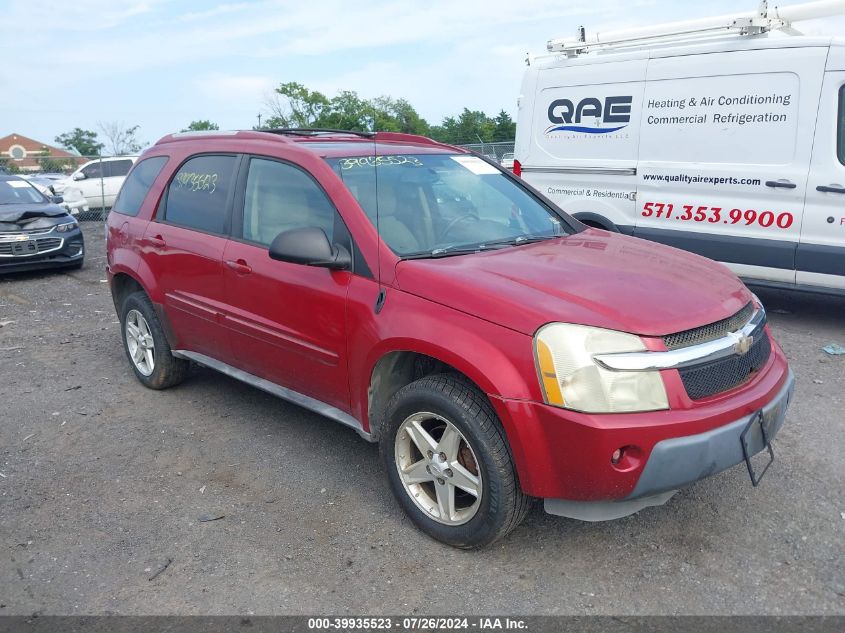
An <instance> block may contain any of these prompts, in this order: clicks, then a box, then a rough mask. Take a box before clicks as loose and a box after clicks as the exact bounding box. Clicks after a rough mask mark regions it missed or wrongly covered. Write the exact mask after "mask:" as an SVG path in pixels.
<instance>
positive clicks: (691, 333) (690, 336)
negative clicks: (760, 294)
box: [663, 303, 754, 350]
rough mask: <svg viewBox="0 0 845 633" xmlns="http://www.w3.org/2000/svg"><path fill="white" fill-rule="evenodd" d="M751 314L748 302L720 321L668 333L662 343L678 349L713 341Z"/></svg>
mask: <svg viewBox="0 0 845 633" xmlns="http://www.w3.org/2000/svg"><path fill="white" fill-rule="evenodd" d="M752 314H754V306H753V305H752V304H751V303H748V304H747V305H746V306H745V307H744V308H743V309H742V310H740V311H739V312H737V313H736V314H735V315H733V316H730V317H728V318H727V319H722V320H721V321H716V322H715V323H710V324H709V325H703V326H701V327H697V328H693V329H691V330H684V331H683V332H677V333H675V334H668V335H666V336H664V337H663V343H664V344H665V345H666V349H670V350H672V349H678V348H679V347H689V346H690V345H698V344H700V343H707V342H708V341H715V340H716V339H719V338H722V337H723V336H725V335H726V334H727V333H728V332H736V331H737V330H738V329H740V328H741V327H742V326H743V325H745V324H746V323H748V320H749V319H750V318H751V315H752Z"/></svg>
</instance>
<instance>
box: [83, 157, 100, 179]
mask: <svg viewBox="0 0 845 633" xmlns="http://www.w3.org/2000/svg"><path fill="white" fill-rule="evenodd" d="M82 173H83V174H85V177H86V178H102V177H103V163H101V162H100V161H97V162H96V163H91V164H90V165H86V166H85V167H83V168H82Z"/></svg>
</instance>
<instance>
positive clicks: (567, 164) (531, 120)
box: [516, 54, 647, 226]
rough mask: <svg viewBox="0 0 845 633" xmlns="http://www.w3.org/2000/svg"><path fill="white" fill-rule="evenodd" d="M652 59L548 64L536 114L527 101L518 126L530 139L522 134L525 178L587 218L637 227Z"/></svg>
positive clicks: (520, 154)
mask: <svg viewBox="0 0 845 633" xmlns="http://www.w3.org/2000/svg"><path fill="white" fill-rule="evenodd" d="M646 62H647V60H646V58H645V54H643V55H642V58H641V59H631V60H626V61H619V62H615V63H612V64H610V63H595V60H592V59H580V58H579V59H572V60H567V61H566V62H565V65H560V64H558V63H557V62H556V63H555V65H553V66H551V67H548V68H543V67H541V68H539V69H538V70H537V84H536V89H535V90H534V91H533V92H532V93H531V94H533V97H531V98H533V100H534V101H533V104H532V107H531V109H530V111H529V112H524V111H523V107H522V104H521V107H520V118H519V123H518V128H519V129H520V130H526V129H527V130H530V132H529V134H530V138H529V139H528V141H527V142H525V140H524V139H525V137H524V136H523V135H522V133H520V132H518V134H517V136H518V140H517V148H516V149H517V158H519V159H520V161H521V164H522V177H523V178H524V179H525V180H526V181H527V182H529V183H531V184H532V185H533V186H534V187H536V188H537V189H538V190H540V192H542V193H543V194H544V195H546V196H547V197H548V198H550V199H551V200H553V201H554V202H556V203H557V204H558V205H559V206H560V207H561V208H563V209H564V210H565V211H567V212H569V213H570V214H572V215H574V216H576V217H578V218H579V219H581V220H585V221H590V219H591V218H596V219H599V218H601V219H602V220H604V219H607V220H610V221H611V222H613V223H614V224H616V225H621V226H633V215H634V212H635V202H634V198H635V195H634V191H635V189H636V177H635V174H636V164H637V143H638V138H637V130H638V128H639V124H640V112H641V103H642V96H643V81H644V79H645V72H646ZM528 89H530V86H525V85H524V86H523V94H526V92H525V91H526V90H528Z"/></svg>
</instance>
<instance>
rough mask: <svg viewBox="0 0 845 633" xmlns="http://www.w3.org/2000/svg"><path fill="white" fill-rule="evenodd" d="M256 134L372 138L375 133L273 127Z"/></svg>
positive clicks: (322, 128)
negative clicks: (344, 135)
mask: <svg viewBox="0 0 845 633" xmlns="http://www.w3.org/2000/svg"><path fill="white" fill-rule="evenodd" d="M255 131H256V132H269V133H270V134H288V135H291V136H320V135H321V134H349V135H351V136H360V137H362V138H372V137H374V136H375V132H358V131H356V130H335V129H333V128H328V127H275V128H259V129H257V130H255Z"/></svg>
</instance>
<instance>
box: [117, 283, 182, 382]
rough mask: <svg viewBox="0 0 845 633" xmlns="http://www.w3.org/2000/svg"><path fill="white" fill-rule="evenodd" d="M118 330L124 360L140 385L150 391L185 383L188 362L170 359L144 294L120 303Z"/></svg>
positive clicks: (131, 295) (137, 293)
mask: <svg viewBox="0 0 845 633" xmlns="http://www.w3.org/2000/svg"><path fill="white" fill-rule="evenodd" d="M120 330H121V334H122V338H123V349H124V350H125V351H126V357H127V358H128V359H129V364H130V365H131V367H132V370H133V371H134V372H135V376H136V377H137V378H138V380H140V381H141V384H143V385H144V386H145V387H149V388H150V389H167V388H168V387H173V386H174V385H178V384H179V383H180V382H182V381H183V380H185V377H186V376H187V375H188V369H189V368H190V363H189V362H188V361H187V360H184V359H182V358H176V357H175V356H173V354H172V352H171V349H170V345H169V343H168V342H167V337H165V335H164V330H163V329H162V327H161V322H160V321H159V319H158V315H157V314H156V311H155V308H153V304H152V301H150V298H149V297H148V296H147V295H146V293H144V292H142V291H138V292H133V293H132V294H130V295H129V296H128V297H126V299H125V300H124V301H123V305H122V306H121V310H120Z"/></svg>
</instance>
